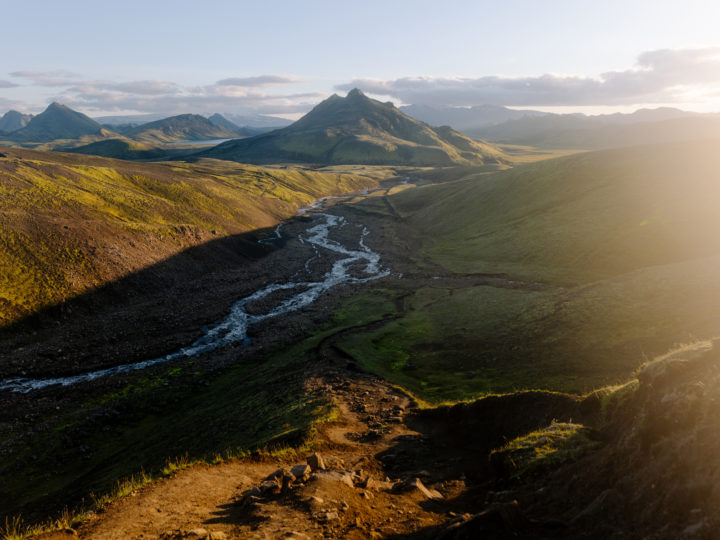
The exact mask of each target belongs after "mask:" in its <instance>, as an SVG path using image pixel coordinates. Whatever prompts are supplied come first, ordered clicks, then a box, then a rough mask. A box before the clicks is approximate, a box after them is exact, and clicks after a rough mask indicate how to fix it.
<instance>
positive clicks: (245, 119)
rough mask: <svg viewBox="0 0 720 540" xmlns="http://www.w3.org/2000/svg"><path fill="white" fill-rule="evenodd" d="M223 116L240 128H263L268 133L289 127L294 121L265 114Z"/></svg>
mask: <svg viewBox="0 0 720 540" xmlns="http://www.w3.org/2000/svg"><path fill="white" fill-rule="evenodd" d="M223 116H224V117H225V118H227V119H228V120H230V121H231V122H232V123H233V124H235V125H236V126H239V127H250V128H261V129H264V130H266V131H269V130H273V129H279V128H283V127H287V126H289V125H290V124H292V120H288V119H287V118H278V117H276V116H267V115H265V114H233V113H223Z"/></svg>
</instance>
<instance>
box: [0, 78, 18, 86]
mask: <svg viewBox="0 0 720 540" xmlns="http://www.w3.org/2000/svg"><path fill="white" fill-rule="evenodd" d="M16 86H20V85H19V84H15V83H14V82H10V81H3V80H2V79H0V88H15V87H16Z"/></svg>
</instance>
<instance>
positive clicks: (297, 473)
mask: <svg viewBox="0 0 720 540" xmlns="http://www.w3.org/2000/svg"><path fill="white" fill-rule="evenodd" d="M311 473H312V469H311V468H310V465H305V464H303V465H295V466H294V467H293V468H292V469H290V474H292V475H293V476H294V477H295V478H297V480H298V482H307V480H308V478H310V474H311Z"/></svg>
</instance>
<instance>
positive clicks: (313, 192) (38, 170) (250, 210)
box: [0, 149, 376, 324]
mask: <svg viewBox="0 0 720 540" xmlns="http://www.w3.org/2000/svg"><path fill="white" fill-rule="evenodd" d="M3 154H5V155H6V157H4V158H0V216H1V217H2V219H0V223H1V224H2V225H0V227H1V228H2V234H0V324H8V323H11V322H13V321H15V320H17V319H19V318H20V317H23V316H25V315H28V314H30V313H33V312H36V311H37V310H39V309H41V308H42V307H44V306H47V305H51V304H54V303H57V302H60V301H62V300H64V299H67V298H69V297H72V296H76V295H77V294H80V293H81V292H83V291H86V290H88V289H90V288H92V287H95V286H98V285H100V284H103V283H106V282H108V281H111V280H114V279H116V278H118V277H120V276H122V275H126V274H128V273H130V272H132V271H134V270H137V269H140V268H143V267H146V266H148V265H150V264H152V263H154V262H157V261H159V260H162V259H164V258H166V257H168V256H170V255H172V254H175V253H177V252H179V251H180V250H182V249H184V248H186V247H188V246H191V245H197V244H199V243H202V242H204V241H207V240H210V239H212V238H217V237H218V236H220V235H228V234H234V233H240V232H243V231H247V230H250V229H255V228H260V227H267V226H271V225H273V224H275V223H276V222H278V221H279V220H281V219H284V218H286V217H289V216H290V215H292V214H294V213H295V211H296V209H297V208H298V207H301V206H303V205H306V204H308V203H309V202H311V201H313V200H315V199H317V198H320V197H322V196H325V195H329V194H337V193H339V192H347V191H353V190H357V189H365V188H368V187H371V186H374V185H376V180H373V179H371V178H369V177H367V176H359V175H352V174H345V175H341V174H334V173H318V172H311V171H306V170H294V169H263V168H260V167H252V166H244V165H237V164H230V163H217V162H211V161H207V162H201V163H198V164H194V165H188V164H181V163H173V164H152V165H151V164H137V163H129V162H123V161H118V160H111V159H104V158H96V157H90V156H74V155H73V156H71V155H62V154H45V153H41V152H33V151H27V150H16V149H7V150H3Z"/></svg>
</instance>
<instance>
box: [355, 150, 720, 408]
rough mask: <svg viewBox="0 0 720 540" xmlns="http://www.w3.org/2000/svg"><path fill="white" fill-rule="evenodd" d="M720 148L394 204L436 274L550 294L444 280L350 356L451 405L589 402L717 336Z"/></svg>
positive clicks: (417, 193)
mask: <svg viewBox="0 0 720 540" xmlns="http://www.w3.org/2000/svg"><path fill="white" fill-rule="evenodd" d="M715 148H716V143H706V144H702V145H700V144H694V145H690V144H682V145H672V146H659V147H654V148H651V147H648V148H638V149H628V150H620V151H613V152H602V153H593V154H583V155H576V156H571V157H568V158H562V159H558V160H552V161H546V162H542V163H537V164H533V165H528V166H524V167H517V168H516V169H513V170H511V171H506V172H501V173H497V174H494V175H489V176H484V177H482V176H481V177H478V178H476V179H473V180H468V181H458V182H452V183H446V184H442V185H435V186H428V187H424V188H419V189H415V190H405V191H403V192H402V193H399V194H397V195H394V196H392V197H390V198H389V201H390V202H391V204H392V205H393V206H394V208H395V209H396V211H397V212H398V213H399V214H401V215H402V216H404V218H405V221H406V222H407V223H408V224H409V226H410V231H412V233H413V234H415V235H417V237H419V239H420V240H421V243H422V246H423V248H422V253H421V254H420V257H419V259H418V263H419V264H421V265H424V266H425V267H426V268H431V267H428V266H427V263H424V262H423V261H422V258H423V257H425V258H427V259H426V260H429V261H432V262H433V263H435V264H440V265H443V266H445V267H447V268H449V269H450V270H452V271H454V272H456V273H458V274H461V275H462V274H474V273H482V274H485V273H505V274H507V277H508V278H509V279H511V280H526V281H529V282H542V283H545V284H549V285H550V287H547V286H546V287H543V288H538V287H536V286H534V285H533V283H525V284H514V285H513V284H504V285H503V288H500V287H497V286H482V285H477V286H460V285H457V284H455V285H444V284H443V282H442V281H437V282H435V283H433V282H430V283H428V284H427V285H426V286H425V287H422V288H420V289H419V290H416V291H413V292H412V293H411V296H410V297H409V298H407V299H406V307H405V310H404V313H400V314H399V315H400V318H399V319H397V320H395V321H393V322H391V323H389V324H388V325H386V326H385V327H383V328H381V329H379V330H375V331H373V332H370V333H365V334H356V335H354V336H349V337H348V338H346V339H345V340H344V341H343V343H342V344H341V345H342V348H343V349H345V350H346V351H347V352H349V353H350V354H352V355H353V356H355V357H357V358H358V359H359V360H360V361H361V363H362V364H363V365H365V366H366V367H369V368H370V369H372V370H374V371H377V372H379V373H381V374H382V375H384V376H386V377H388V378H389V379H391V380H394V381H396V382H398V383H399V384H401V385H403V386H405V387H407V388H409V389H411V390H412V391H414V392H416V393H417V394H418V395H419V396H421V397H423V398H425V399H427V400H429V401H436V402H437V401H443V400H456V399H464V398H470V397H474V396H478V395H482V394H484V393H488V392H506V391H512V390H515V389H520V388H528V387H535V388H545V389H554V390H565V391H577V392H581V391H586V390H588V389H590V388H593V387H598V386H602V385H605V384H610V383H613V382H617V381H620V380H624V379H625V378H627V377H628V376H629V374H630V373H631V372H632V369H633V368H634V367H635V366H636V365H637V364H638V363H640V362H641V361H642V359H643V357H644V355H646V356H652V355H655V354H659V353H660V352H662V351H664V350H666V349H667V348H668V347H670V346H672V345H673V344H675V343H679V342H687V341H692V340H694V339H695V338H697V337H707V336H712V335H716V334H717V333H718V332H720V322H719V321H720V306H718V304H717V301H716V300H717V298H718V297H720V283H719V282H718V280H717V276H718V275H720V239H718V237H717V235H715V234H714V232H713V231H715V230H717V229H718V225H720V218H719V217H718V216H717V212H716V211H715V208H714V206H715V204H714V201H715V200H717V194H718V189H719V186H720V158H718V155H717V152H716V151H715ZM365 207H366V211H373V210H374V208H373V206H372V205H371V204H366V205H365ZM377 208H380V206H377ZM429 271H430V272H432V270H429ZM508 286H511V287H517V288H506V287H508Z"/></svg>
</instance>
